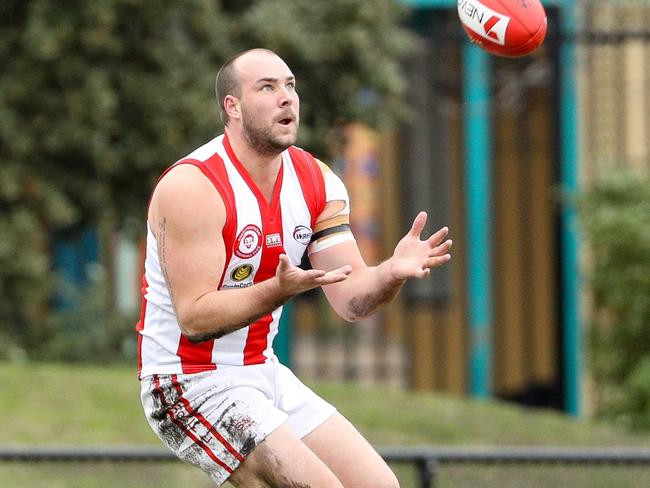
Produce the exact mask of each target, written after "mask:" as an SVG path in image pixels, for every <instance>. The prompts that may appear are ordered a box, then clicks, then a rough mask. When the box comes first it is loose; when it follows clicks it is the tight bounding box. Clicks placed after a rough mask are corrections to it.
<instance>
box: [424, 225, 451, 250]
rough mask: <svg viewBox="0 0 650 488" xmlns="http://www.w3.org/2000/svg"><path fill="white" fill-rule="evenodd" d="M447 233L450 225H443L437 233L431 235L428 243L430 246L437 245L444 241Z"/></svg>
mask: <svg viewBox="0 0 650 488" xmlns="http://www.w3.org/2000/svg"><path fill="white" fill-rule="evenodd" d="M447 234H449V228H448V227H443V228H442V229H440V230H438V231H437V232H436V233H435V234H433V235H431V237H429V238H428V239H427V243H428V244H429V245H430V246H437V245H438V244H440V243H441V242H442V240H443V239H444V238H445V237H447Z"/></svg>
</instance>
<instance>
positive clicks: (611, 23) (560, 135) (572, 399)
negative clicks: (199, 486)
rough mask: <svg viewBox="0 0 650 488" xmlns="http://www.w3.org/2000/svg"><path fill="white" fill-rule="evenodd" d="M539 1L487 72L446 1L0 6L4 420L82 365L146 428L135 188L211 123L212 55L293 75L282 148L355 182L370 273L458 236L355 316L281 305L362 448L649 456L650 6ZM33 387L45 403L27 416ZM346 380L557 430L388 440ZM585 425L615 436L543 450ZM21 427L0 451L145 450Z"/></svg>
mask: <svg viewBox="0 0 650 488" xmlns="http://www.w3.org/2000/svg"><path fill="white" fill-rule="evenodd" d="M542 3H543V4H544V6H545V8H546V11H547V14H548V21H549V29H548V34H547V38H546V40H545V42H544V44H543V46H542V47H541V48H540V49H539V50H538V51H537V52H535V53H534V54H533V55H530V56H528V57H525V58H517V59H506V58H497V57H494V56H491V55H488V54H486V53H484V52H483V51H481V50H480V49H479V48H477V47H476V46H473V45H471V44H470V43H469V42H468V41H467V39H466V38H465V36H464V34H463V32H462V28H461V27H460V23H459V20H458V17H457V13H456V2H454V1H453V0H400V1H397V0H329V1H327V2H325V1H322V2H321V1H303V0H232V1H229V0H221V1H218V0H212V1H208V0H203V1H200V0H183V1H180V0H176V1H165V0H159V1H142V2H139V1H134V0H76V1H68V2H52V1H47V0H29V1H9V0H7V1H3V2H2V3H1V4H0V65H1V66H2V71H1V73H2V75H1V76H0V235H1V236H2V239H0V361H1V362H0V369H2V370H3V371H4V372H3V374H2V375H0V409H4V410H3V411H5V412H6V415H12V416H14V418H16V419H18V417H15V416H16V415H17V412H19V411H28V412H31V414H32V415H35V416H38V415H40V414H38V413H37V411H39V408H37V406H36V405H35V403H36V404H38V405H41V406H47V405H50V404H52V402H54V403H53V404H57V405H58V403H57V402H59V401H60V402H62V403H61V405H67V402H68V401H70V399H71V397H70V396H68V395H67V394H66V393H65V391H66V389H67V387H64V386H63V385H64V384H67V383H66V382H67V381H68V380H66V378H77V379H76V380H75V381H76V382H78V384H79V385H86V389H85V390H84V389H81V388H78V389H75V392H76V393H75V397H74V398H75V401H79V400H80V397H81V396H83V395H84V394H86V393H85V392H88V391H92V390H93V388H92V387H91V386H89V385H87V384H86V383H85V381H86V380H85V379H84V378H86V376H83V372H84V371H86V372H89V373H88V374H90V375H92V376H93V377H95V378H97V379H99V378H102V380H101V381H104V377H103V376H102V375H104V374H107V375H109V377H111V378H113V379H114V380H115V381H116V383H120V382H123V381H127V380H128V381H130V382H132V383H129V385H130V386H128V387H127V390H118V391H121V392H122V393H123V394H124V395H127V398H125V399H124V402H127V403H128V407H127V408H128V409H132V410H129V412H138V414H137V415H140V414H139V410H138V409H139V404H138V398H137V393H135V394H134V396H133V397H128V395H130V394H131V393H132V392H134V391H136V390H137V384H136V383H137V381H136V380H135V373H136V368H137V366H136V333H135V330H134V327H135V323H136V321H137V319H138V314H139V305H140V299H141V296H140V287H141V276H142V265H143V250H144V246H143V244H144V236H145V234H144V231H145V226H144V225H145V214H146V205H147V201H148V197H149V194H150V192H151V189H152V187H153V185H154V184H155V181H156V178H157V177H158V176H159V175H160V173H161V172H162V171H163V170H164V169H165V168H166V167H167V166H169V165H170V164H172V163H173V162H174V161H176V160H177V159H179V158H181V157H183V156H184V155H185V154H187V153H188V152H190V151H191V150H192V149H193V148H195V147H197V146H199V145H201V144H202V143H204V142H205V141H207V140H209V139H210V138H212V137H214V136H215V135H216V134H218V133H219V132H220V131H221V130H222V127H221V126H220V125H219V116H218V106H217V103H216V101H215V98H214V77H215V75H216V71H217V69H218V67H219V66H220V65H221V64H222V63H223V61H225V60H226V59H227V58H229V57H230V56H231V55H232V54H234V53H237V52H239V51H241V50H244V49H248V48H252V47H258V46H263V47H267V48H269V49H272V50H274V51H276V52H277V53H278V54H280V56H281V57H283V58H284V59H285V60H286V61H287V63H288V65H289V66H290V67H291V69H292V70H293V72H294V73H295V74H296V77H297V80H298V91H299V94H300V96H301V108H302V111H301V122H302V124H301V134H300V139H299V143H298V145H300V146H301V147H304V148H305V149H308V150H309V151H311V152H312V153H314V154H315V155H317V156H318V157H319V158H321V159H323V160H325V161H327V162H328V163H329V164H330V166H331V167H332V168H333V169H334V170H335V171H336V172H337V173H338V174H339V175H340V176H341V177H342V178H343V180H344V181H345V182H346V185H347V187H348V190H349V193H350V197H351V207H352V228H353V231H354V233H355V235H356V238H357V241H358V243H359V245H360V247H361V249H362V252H363V254H364V256H365V257H366V261H367V262H368V263H370V264H376V263H378V262H380V261H381V260H382V259H385V258H387V257H388V256H389V255H390V253H391V252H392V250H393V248H394V245H395V244H396V242H397V241H398V240H399V238H400V237H401V236H402V235H403V234H404V233H405V232H406V231H407V230H408V228H409V226H410V223H411V222H412V219H413V218H414V216H415V215H416V213H417V211H418V210H420V209H424V210H426V211H427V212H428V213H429V223H428V231H434V230H435V229H437V228H439V227H441V226H443V225H448V226H449V227H450V234H451V235H450V236H451V238H452V239H453V240H454V249H453V255H454V258H453V260H452V263H451V264H450V265H449V266H447V267H445V268H442V269H436V270H435V271H434V272H433V273H432V276H431V279H429V280H427V281H423V282H418V283H413V284H410V285H409V286H407V287H406V288H405V289H404V290H403V291H402V292H401V294H400V295H399V296H398V298H397V300H396V301H395V302H394V303H393V304H391V305H390V306H389V307H387V308H386V309H384V310H383V311H382V312H381V313H379V314H377V315H376V316H374V317H372V318H371V319H368V320H365V321H363V322H362V323H360V324H356V325H354V326H349V325H348V324H345V323H343V322H342V321H341V320H340V319H338V318H337V317H336V316H335V315H334V313H333V312H332V311H331V310H330V308H329V306H328V305H327V303H326V302H325V300H324V298H323V296H322V294H321V292H320V291H314V292H310V293H308V294H305V295H303V296H300V297H297V298H295V299H294V300H292V301H291V302H290V303H289V304H288V305H287V306H286V308H285V312H284V315H283V319H282V320H283V327H282V331H281V334H280V335H279V336H278V338H277V339H276V350H277V352H278V355H279V356H280V358H281V360H282V361H283V362H285V363H287V364H289V365H290V366H291V367H292V368H293V369H294V371H295V372H296V373H297V374H298V376H300V377H301V378H303V379H304V380H306V381H308V382H311V383H312V384H314V385H316V388H317V389H319V388H321V389H322V391H325V392H327V393H328V394H329V395H330V396H333V397H334V398H338V400H339V401H340V402H342V405H343V406H342V407H341V409H342V410H344V409H345V408H349V409H350V416H351V417H354V418H356V417H355V415H359V416H360V422H361V425H362V430H363V429H366V430H365V431H364V433H367V435H369V437H370V438H371V440H373V441H377V442H391V443H392V442H400V443H412V442H421V443H439V442H441V443H445V442H450V443H466V444H472V443H476V442H483V443H488V444H489V443H493V442H504V441H505V442H506V443H549V442H551V443H553V442H555V443H559V444H565V443H571V442H573V443H575V442H578V443H587V444H588V443H590V442H603V441H604V440H605V439H606V441H605V442H613V443H632V444H634V443H635V442H641V441H639V440H638V439H637V438H635V437H625V436H627V433H630V432H631V433H633V434H634V435H641V436H645V435H647V434H645V432H647V430H648V429H650V341H649V340H648V337H650V174H649V173H650V171H649V170H650V27H649V26H650V2H649V1H647V0H629V1H626V2H619V1H616V0H591V1H590V0H554V1H552V0H546V1H543V2H542ZM20 375H24V376H20ZM75 375H82V376H79V377H77V376H75ZM110 375H117V376H115V377H112V376H110ZM120 375H121V376H120ZM9 378H13V379H12V380H10V379H9ZM36 378H38V380H37V386H36V387H35V390H36V391H38V390H39V388H44V385H45V384H50V383H52V382H56V381H59V382H61V383H60V384H59V386H53V389H52V390H51V392H50V393H49V394H51V395H57V394H63V395H64V397H62V398H61V399H59V400H56V399H54V398H53V397H49V396H48V394H46V393H45V392H46V391H48V390H43V392H44V393H43V395H42V397H41V400H39V401H37V400H36V399H35V398H34V397H33V395H34V392H33V391H32V390H30V389H29V388H27V386H26V385H30V384H31V385H34V383H33V382H34V381H36V380H35V379H36ZM88 381H90V380H88ZM106 381H108V379H106ZM350 382H351V383H353V384H355V385H358V386H362V387H364V388H370V389H369V390H364V391H366V392H367V393H366V395H367V396H368V398H376V399H377V401H378V402H379V403H381V402H382V401H383V400H386V399H388V401H389V405H390V398H391V395H393V394H394V395H399V394H403V395H405V396H403V397H400V398H402V399H403V401H404V403H399V402H401V401H402V400H400V401H399V402H398V403H397V404H392V408H395V407H396V405H400V406H399V408H404V409H405V408H407V407H405V406H404V405H407V404H408V403H409V402H411V403H412V404H414V405H415V404H417V405H420V407H417V408H416V410H417V409H419V412H420V416H421V417H426V418H429V419H431V418H432V417H435V416H436V415H437V416H439V418H440V419H443V420H444V415H445V414H443V413H442V412H441V411H440V410H436V408H438V407H436V406H435V405H438V406H440V405H443V406H445V405H446V406H447V407H444V408H447V410H449V409H451V410H457V411H458V412H465V413H466V414H467V415H468V416H477V418H485V422H483V423H481V425H483V424H484V423H489V420H488V419H489V418H496V417H494V415H496V414H487V413H479V412H477V411H473V410H471V409H472V408H474V406H473V405H475V403H473V402H476V401H477V400H478V401H479V403H478V404H479V405H493V404H494V403H493V402H500V401H506V402H507V403H504V404H503V405H504V406H503V408H504V409H506V411H508V412H515V411H517V412H519V411H520V410H507V409H509V408H521V407H526V408H528V407H534V408H535V409H538V408H543V409H547V410H545V412H551V413H552V414H553V415H557V418H558V420H557V421H558V422H564V421H567V420H566V419H567V418H568V419H571V420H569V421H567V423H566V424H562V423H560V424H557V425H558V426H560V425H561V426H562V427H558V428H557V432H558V435H557V437H555V438H553V437H551V438H543V439H541V438H537V437H535V436H534V435H533V436H530V435H529V434H530V432H529V433H528V434H526V435H522V437H521V438H518V437H516V436H515V437H513V438H511V439H508V438H507V437H506V438H505V439H503V438H500V437H498V436H497V437H491V436H490V435H486V434H485V432H483V433H482V434H480V435H477V436H476V437H475V438H472V436H471V435H469V434H470V433H469V431H468V430H467V429H466V430H465V431H463V432H462V433H460V431H458V432H455V433H454V434H449V433H447V434H442V433H441V432H440V431H437V430H436V429H437V427H436V426H435V425H432V424H426V426H421V429H424V430H427V429H429V430H430V431H431V433H432V437H423V438H421V437H413V438H406V437H404V438H402V437H400V435H399V432H403V431H405V430H408V429H409V428H410V427H408V426H405V425H403V424H402V425H400V426H396V427H395V431H394V432H392V431H391V427H390V425H389V424H390V419H389V418H388V417H390V412H388V411H386V412H384V414H377V415H378V417H377V418H380V419H381V418H383V420H384V422H385V427H384V430H383V434H382V429H381V428H380V427H376V426H374V427H373V425H374V424H373V423H372V422H373V419H369V418H367V417H363V414H362V413H358V414H357V413H355V412H356V410H355V409H356V407H355V403H359V402H361V400H360V399H359V398H358V397H357V395H358V393H356V392H355V390H354V389H352V390H350V392H349V393H346V392H348V390H346V386H344V384H348V383H350ZM319 385H320V386H319ZM332 385H340V386H332ZM128 388H131V389H128ZM373 388H374V389H373ZM378 391H381V392H383V393H381V394H378V395H377V397H373V396H372V395H373V393H370V392H375V393H376V392H378ZM19 392H23V393H24V395H25V396H23V397H21V396H20V395H19V394H18V393H19ZM116 395H117V396H118V397H119V393H116ZM346 395H348V396H346ZM408 395H414V396H408ZM419 395H428V396H419ZM326 396H327V395H326ZM406 399H409V400H408V401H407V400H406ZM418 399H419V400H418ZM432 399H433V400H432ZM88 401H89V402H90V404H91V405H92V404H95V405H99V407H98V408H104V407H106V406H107V405H108V406H110V408H114V409H117V410H119V409H120V408H122V407H120V406H119V405H117V404H116V405H113V403H112V400H111V401H108V400H107V399H106V398H104V399H103V400H97V399H94V400H93V399H89V400H88ZM396 401H397V400H396ZM428 401H431V402H432V403H430V404H429V403H427V404H426V405H427V406H426V408H425V407H424V406H423V405H424V404H421V403H418V402H428ZM39 402H43V403H39ZM346 402H348V403H346ZM447 402H452V403H447ZM454 402H458V403H454ZM335 403H336V402H335ZM346 405H348V406H346ZM450 405H453V406H450ZM460 405H462V407H461V406H460ZM106 408H108V407H106ZM368 408H371V407H368ZM444 408H443V410H444ZM465 408H468V409H470V410H465ZM31 409H36V410H33V411H32V410H31ZM48 410H49V409H48ZM64 410H65V408H64ZM117 410H116V411H117ZM366 410H367V409H366ZM404 411H405V410H404ZM525 411H529V410H525ZM55 412H56V413H51V412H49V415H48V416H47V417H44V422H50V423H51V422H54V423H56V421H55V420H53V419H55V418H57V417H58V416H59V415H62V413H61V412H62V411H61V410H58V409H57V410H55ZM546 414H547V413H543V414H541V415H546ZM111 415H112V414H111ZM129 415H130V413H129ZM382 415H383V417H382ZM414 415H415V413H414ZM482 415H484V416H485V417H482ZM109 417H110V415H109ZM361 417H363V418H361ZM127 418H128V417H127ZM554 418H556V417H554ZM560 419H561V420H560ZM33 421H34V417H31V418H30V422H27V423H30V424H33ZM446 421H447V422H449V421H450V419H449V418H447V419H446ZM129 422H130V421H129ZM134 422H135V423H137V424H138V428H141V427H142V428H143V431H142V432H144V429H146V428H147V426H146V425H140V424H145V422H144V419H142V418H141V417H137V418H136V419H135V420H134ZM413 422H415V423H416V424H417V420H413ZM582 422H596V423H599V422H605V425H606V427H604V428H605V429H609V428H610V427H611V428H613V429H616V430H617V431H618V430H620V431H621V432H623V433H622V434H621V435H622V436H623V437H620V438H618V437H616V436H614V437H612V438H610V437H608V436H609V434H603V433H602V432H601V433H598V434H594V437H590V436H589V435H586V434H585V437H581V435H582V434H580V435H578V434H576V436H573V437H571V436H569V437H568V438H567V437H563V436H562V435H561V434H559V433H560V432H562V431H565V432H566V431H568V430H567V429H569V430H570V429H571V428H573V427H567V426H568V425H576V424H579V423H582ZM461 423H462V421H461ZM522 423H523V422H522ZM16 425H20V422H18V421H17V422H16ZM72 425H74V421H73V423H72ZM92 425H94V424H92ZM598 425H600V424H598ZM68 428H70V426H68ZM375 428H376V429H375ZM581 428H582V427H581ZM30 429H32V430H33V425H32V427H29V428H28V427H24V428H23V427H16V428H15V430H14V431H12V430H11V429H10V430H9V431H8V432H6V433H5V437H4V438H2V437H0V443H5V444H16V443H18V444H20V443H27V444H43V443H45V444H47V443H72V444H77V443H80V444H84V443H106V442H108V443H111V442H117V443H126V442H135V443H148V442H151V443H155V442H156V439H155V438H153V437H151V438H148V437H147V436H148V435H149V434H148V433H146V434H145V433H143V434H142V437H138V436H137V435H136V436H135V437H134V438H131V437H130V434H129V433H125V434H124V435H123V436H120V435H117V437H111V436H110V435H109V436H107V437H102V436H101V435H100V436H99V437H93V436H92V435H90V436H89V437H87V438H84V437H83V436H81V437H78V436H77V435H72V436H71V437H70V434H69V432H68V431H66V427H65V425H61V426H59V429H60V430H55V431H54V432H53V433H52V435H51V436H44V437H43V436H39V435H31V434H29V433H30V432H32V430H30ZM73 429H74V430H75V431H77V433H78V431H79V430H87V426H78V425H77V426H76V427H74V428H73ZM106 429H107V430H111V427H106ZM459 429H461V430H462V427H461V426H459ZM548 429H550V431H553V428H551V427H548ZM89 430H92V429H89ZM118 430H119V429H118ZM375 430H376V431H377V432H375ZM416 430H417V429H416ZM469 430H471V429H469ZM515 430H516V428H515ZM98 431H101V429H99V430H98ZM66 432H67V433H66ZM113 432H115V429H114V430H113ZM368 432H369V434H368ZM391 432H392V433H391ZM476 432H481V429H480V428H478V427H477V430H476ZM553 432H554V431H553ZM581 432H582V431H581ZM599 432H600V431H599ZM607 432H609V431H607ZM384 434H386V435H384ZM393 434H395V435H393ZM445 435H448V437H445ZM527 435H528V437H527ZM578 439H580V440H578ZM635 439H636V440H635ZM648 439H649V437H643V442H647V440H648ZM30 479H32V478H30ZM619 481H620V479H619ZM646 481H648V479H647V478H646ZM31 482H32V481H29V482H27V481H25V482H23V484H22V485H17V486H40V485H38V484H34V485H30V484H29V483H31ZM589 483H591V482H589ZM50 486H52V485H50ZM79 486H86V485H79ZM89 486H91V485H89ZM92 486H94V485H92ZM98 486H99V485H98ZM122 486H127V485H122ZM128 486H130V485H128ZM134 486H136V485H134ZM137 486H144V485H137ZM159 486H161V485H159ZM170 486H178V485H177V484H171V485H170ZM406 486H408V485H406ZM453 486H461V485H460V484H455V485H453ZM468 486H472V485H471V484H470V485H468ZM481 486H483V485H481ZM486 486H488V485H486ZM500 486H504V485H500ZM513 486H514V485H513ZM540 486H545V485H544V484H543V483H542V484H540ZM571 486H577V485H575V484H574V485H571ZM585 486H592V485H589V484H587V485H585ZM608 486H609V485H608ZM612 486H623V485H612ZM629 486H636V485H629ZM638 486H642V485H638Z"/></svg>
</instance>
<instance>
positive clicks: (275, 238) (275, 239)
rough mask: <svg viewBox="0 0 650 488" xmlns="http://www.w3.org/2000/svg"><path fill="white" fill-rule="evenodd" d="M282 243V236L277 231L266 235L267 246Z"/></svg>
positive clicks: (275, 245) (276, 245)
mask: <svg viewBox="0 0 650 488" xmlns="http://www.w3.org/2000/svg"><path fill="white" fill-rule="evenodd" d="M281 245H282V238H281V237H280V234H278V233H277V232H276V233H275V234H269V235H267V236H266V247H278V246H281Z"/></svg>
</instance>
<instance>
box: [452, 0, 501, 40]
mask: <svg viewBox="0 0 650 488" xmlns="http://www.w3.org/2000/svg"><path fill="white" fill-rule="evenodd" d="M458 15H459V16H460V17H461V19H462V21H463V23H464V24H465V25H466V26H467V27H469V28H470V29H472V31H474V32H475V33H476V34H478V35H479V36H481V37H484V38H485V39H489V40H490V41H492V42H496V43H497V44H500V45H501V46H503V45H504V44H505V43H506V29H507V28H508V23H509V22H510V17H508V16H506V15H503V14H500V13H499V12H495V11H494V10H492V9H491V8H489V7H487V6H485V5H483V4H482V3H481V2H479V1H478V0H458Z"/></svg>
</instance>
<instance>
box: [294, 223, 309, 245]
mask: <svg viewBox="0 0 650 488" xmlns="http://www.w3.org/2000/svg"><path fill="white" fill-rule="evenodd" d="M293 238H294V239H295V240H296V241H298V242H299V243H300V244H304V245H307V244H309V241H311V229H310V228H309V227H307V226H305V225H298V226H296V228H295V229H293Z"/></svg>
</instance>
